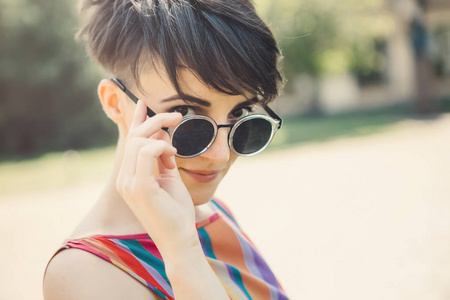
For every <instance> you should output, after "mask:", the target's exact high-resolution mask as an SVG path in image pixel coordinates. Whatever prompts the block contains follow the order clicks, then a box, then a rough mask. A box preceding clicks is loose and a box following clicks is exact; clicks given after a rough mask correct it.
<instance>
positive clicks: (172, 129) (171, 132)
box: [167, 114, 281, 158]
mask: <svg viewBox="0 0 450 300" xmlns="http://www.w3.org/2000/svg"><path fill="white" fill-rule="evenodd" d="M199 119H201V120H206V121H208V122H210V123H211V124H212V125H213V127H214V133H213V136H212V137H211V141H210V142H209V143H208V145H207V146H206V147H205V148H204V149H203V150H202V151H200V152H198V153H195V154H193V155H179V154H176V156H177V157H180V158H193V157H196V156H199V155H201V154H203V153H205V152H206V151H207V150H208V149H209V148H210V147H211V145H212V144H213V143H214V141H215V140H216V137H217V133H218V131H219V129H220V128H223V127H228V128H231V130H230V132H229V133H228V146H229V147H230V149H231V151H232V152H233V153H234V154H236V155H239V156H253V155H256V154H258V153H260V152H262V151H264V149H266V148H267V146H269V144H270V143H271V142H272V139H273V137H274V136H275V133H276V132H277V131H278V129H279V128H280V127H281V126H280V121H278V120H275V119H273V118H271V117H269V116H266V115H262V114H253V115H248V116H245V117H242V118H240V119H238V120H237V121H236V123H233V124H223V125H219V124H217V123H216V121H215V120H214V119H213V118H211V117H208V116H205V115H188V116H184V117H183V119H182V120H181V122H180V123H179V124H178V125H177V126H175V127H170V128H168V130H167V132H168V133H169V136H170V142H171V143H172V145H173V136H174V133H175V131H176V130H177V129H178V128H179V127H180V126H181V125H183V124H184V123H186V122H187V121H190V120H199ZM254 119H263V120H266V121H268V122H269V123H270V124H271V126H272V131H271V133H270V137H269V139H268V140H267V142H266V143H265V144H264V146H263V147H261V149H259V150H258V151H255V152H252V153H248V154H245V153H239V152H237V151H236V149H235V148H234V146H233V137H234V133H235V132H236V130H237V128H238V127H239V126H240V125H241V124H242V123H244V122H247V121H250V120H254Z"/></svg>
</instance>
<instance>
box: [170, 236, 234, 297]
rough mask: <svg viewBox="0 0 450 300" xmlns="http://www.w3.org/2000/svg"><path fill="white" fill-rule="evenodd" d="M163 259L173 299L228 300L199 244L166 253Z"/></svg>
mask: <svg viewBox="0 0 450 300" xmlns="http://www.w3.org/2000/svg"><path fill="white" fill-rule="evenodd" d="M163 258H164V261H165V265H166V273H167V276H168V277H169V280H170V283H171V285H172V288H173V291H174V295H175V299H177V300H183V299H199V300H202V299H205V300H211V299H214V300H216V299H217V300H221V299H224V300H229V299H230V297H229V296H228V295H227V293H226V291H225V289H224V287H223V286H222V284H221V282H220V280H219V278H218V277H217V276H216V274H215V273H214V271H213V270H212V268H211V266H210V265H209V263H208V261H207V259H206V257H205V255H204V253H203V250H202V247H201V245H200V242H198V244H196V245H194V246H193V247H190V248H185V249H180V250H178V251H175V252H173V253H170V254H169V253H167V254H166V257H164V255H163Z"/></svg>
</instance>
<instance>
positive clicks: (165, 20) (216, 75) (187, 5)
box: [77, 0, 282, 103]
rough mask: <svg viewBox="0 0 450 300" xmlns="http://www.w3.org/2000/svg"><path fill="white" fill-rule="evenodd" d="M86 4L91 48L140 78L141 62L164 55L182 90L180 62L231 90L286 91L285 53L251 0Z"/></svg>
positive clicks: (266, 98)
mask: <svg viewBox="0 0 450 300" xmlns="http://www.w3.org/2000/svg"><path fill="white" fill-rule="evenodd" d="M81 12H82V13H87V14H88V17H87V18H86V19H85V21H84V23H83V24H82V27H81V29H80V30H79V32H78V33H77V38H78V39H79V40H85V41H86V44H87V50H88V53H89V54H90V56H91V57H92V58H94V59H95V60H96V61H97V62H99V63H100V64H101V65H102V66H103V67H104V68H105V69H106V70H107V71H108V72H111V73H113V74H114V75H116V76H120V73H121V72H125V73H124V74H128V75H133V78H134V80H135V82H136V83H137V85H138V86H139V74H140V71H142V70H141V63H144V64H147V63H148V64H149V65H153V66H154V65H155V63H156V62H157V61H159V62H162V64H163V65H164V67H165V68H166V71H167V74H168V75H169V78H170V80H171V83H172V84H173V86H174V87H175V89H176V90H177V92H178V93H179V94H180V95H183V92H182V91H181V88H180V85H179V82H178V71H179V70H180V68H188V69H189V70H191V71H192V72H193V73H194V74H196V76H198V78H199V79H200V80H201V81H202V82H204V83H205V84H207V85H208V86H210V87H212V88H214V89H215V90H217V91H220V92H223V93H226V94H230V95H240V94H244V93H245V92H250V93H252V94H254V95H259V96H260V97H261V98H262V99H261V101H262V102H263V103H268V102H270V101H272V100H273V99H275V98H276V97H277V96H278V94H279V91H280V88H281V85H282V76H281V74H280V72H279V70H278V63H279V60H280V57H281V53H280V50H279V49H278V46H277V43H276V41H275V39H274V37H273V34H272V32H271V31H270V29H269V28H268V27H267V25H266V24H265V23H264V22H263V21H262V20H261V18H260V17H259V16H258V15H257V14H256V11H255V8H254V6H253V4H252V3H251V2H250V0H84V1H83V3H82V6H81ZM146 54H150V55H146ZM144 59H147V60H150V61H144Z"/></svg>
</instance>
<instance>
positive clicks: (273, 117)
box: [111, 78, 283, 158]
mask: <svg viewBox="0 0 450 300" xmlns="http://www.w3.org/2000/svg"><path fill="white" fill-rule="evenodd" d="M111 81H112V82H113V83H114V84H115V85H117V87H119V88H120V89H121V90H122V91H123V92H124V93H125V94H126V95H127V96H128V97H129V98H130V99H131V100H132V101H133V102H134V103H136V104H137V102H138V101H139V99H138V98H137V97H136V96H135V95H134V94H133V93H132V92H131V91H130V90H128V89H127V88H126V87H125V85H124V84H123V83H122V82H121V81H120V80H119V79H118V78H111ZM262 108H263V109H264V110H265V111H266V112H267V113H268V114H269V115H270V116H266V115H262V114H253V115H248V116H245V117H242V118H240V119H238V120H237V121H236V123H234V124H222V125H218V124H217V123H216V121H214V119H213V118H210V117H208V116H205V115H188V116H184V117H183V119H182V120H181V122H180V124H178V125H177V126H175V127H173V128H162V129H163V130H165V131H167V132H168V133H169V135H170V142H171V143H172V144H173V142H172V137H173V133H174V132H175V130H176V129H177V128H178V127H179V126H180V125H181V124H183V123H185V122H186V121H189V120H192V119H205V120H207V121H209V122H211V123H212V124H213V126H214V136H213V138H212V139H211V142H210V143H209V144H208V146H207V147H205V149H203V150H202V151H201V152H199V153H196V154H194V155H190V156H185V155H178V154H176V156H177V157H180V158H192V157H196V156H199V155H201V154H203V153H205V152H206V151H207V150H208V149H209V148H210V147H211V145H212V144H213V143H214V141H215V140H216V137H217V131H218V130H219V129H220V128H222V127H228V128H231V130H230V132H229V133H228V146H229V147H230V149H231V151H232V152H233V153H235V154H236V155H239V156H252V155H256V154H258V153H260V152H262V151H263V150H264V149H266V148H267V146H269V144H270V142H272V139H273V137H274V136H275V133H276V132H277V131H278V129H280V128H281V125H282V124H283V120H282V119H281V118H280V117H279V116H278V115H277V114H276V113H275V112H274V111H273V110H272V109H271V108H270V107H268V106H267V105H262ZM147 115H148V116H149V117H150V118H151V117H153V116H154V115H156V113H155V112H154V111H153V110H151V109H150V107H148V106H147ZM258 118H260V119H264V120H267V121H269V122H270V123H271V124H272V132H271V134H270V138H269V139H268V141H267V143H266V144H265V145H264V146H263V147H262V148H261V149H259V150H258V151H256V152H252V153H249V154H242V153H238V152H237V151H236V149H234V147H233V136H234V132H235V131H236V129H237V128H238V127H239V125H240V124H242V123H244V122H246V121H249V120H252V119H258Z"/></svg>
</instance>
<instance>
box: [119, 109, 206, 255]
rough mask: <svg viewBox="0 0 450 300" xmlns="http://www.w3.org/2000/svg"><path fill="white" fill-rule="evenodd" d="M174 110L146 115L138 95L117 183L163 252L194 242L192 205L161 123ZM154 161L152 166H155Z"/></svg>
mask: <svg viewBox="0 0 450 300" xmlns="http://www.w3.org/2000/svg"><path fill="white" fill-rule="evenodd" d="M181 118H182V116H181V114H179V113H161V114H157V115H156V116H154V117H151V118H148V119H147V115H146V105H145V103H144V102H143V101H139V102H138V103H137V106H136V111H135V113H134V116H133V121H132V123H131V126H130V129H129V132H128V136H127V139H126V145H125V151H124V156H123V161H122V165H121V168H120V171H119V175H118V177H117V182H116V187H117V190H118V192H119V193H120V195H121V196H122V198H123V199H124V200H125V202H126V203H127V204H128V206H129V207H130V209H131V210H132V211H133V213H134V214H135V215H136V217H137V219H138V220H139V222H140V223H141V224H142V226H143V227H144V228H145V229H146V230H147V232H148V234H149V235H150V236H151V238H152V239H153V240H154V242H155V244H156V245H157V247H158V249H159V250H160V252H161V253H162V254H167V255H170V254H171V252H173V251H178V249H184V248H186V247H191V246H197V245H198V244H197V243H198V236H197V231H196V228H195V214H194V205H193V202H192V199H191V197H190V195H189V192H188V190H187V189H186V187H185V186H184V184H183V182H182V181H181V178H180V174H179V173H178V170H177V168H176V163H175V157H174V155H175V154H176V149H175V148H174V147H172V145H171V144H170V141H169V136H168V135H167V133H166V132H164V131H162V130H161V128H163V127H171V126H176V125H177V124H178V123H179V122H180V121H181ZM156 166H157V169H156Z"/></svg>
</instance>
